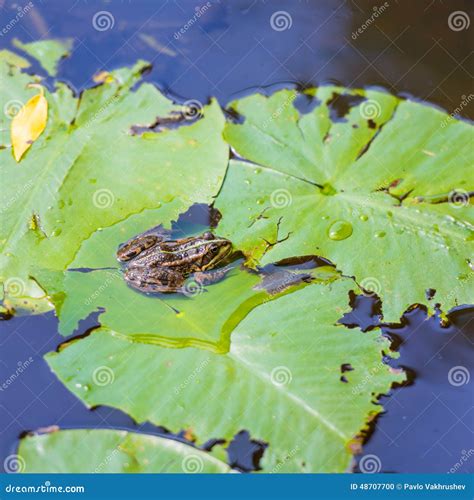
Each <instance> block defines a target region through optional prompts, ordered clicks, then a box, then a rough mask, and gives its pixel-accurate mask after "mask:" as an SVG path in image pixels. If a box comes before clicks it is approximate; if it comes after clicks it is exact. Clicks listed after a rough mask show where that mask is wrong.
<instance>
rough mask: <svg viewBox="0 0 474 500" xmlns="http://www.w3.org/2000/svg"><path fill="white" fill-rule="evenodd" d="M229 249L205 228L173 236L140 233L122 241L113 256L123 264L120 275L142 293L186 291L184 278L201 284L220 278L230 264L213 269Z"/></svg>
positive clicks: (228, 246) (223, 240)
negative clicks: (197, 231)
mask: <svg viewBox="0 0 474 500" xmlns="http://www.w3.org/2000/svg"><path fill="white" fill-rule="evenodd" d="M231 252H232V242H230V241H229V240H226V239H225V238H220V237H218V236H215V235H214V234H212V233H210V232H206V233H204V234H202V235H201V236H193V237H189V238H182V239H177V240H170V239H168V240H167V239H166V238H165V237H164V236H162V235H160V234H151V233H143V234H141V235H138V236H137V237H135V238H132V239H131V240H129V241H128V242H126V243H124V244H123V245H122V246H121V247H120V248H119V249H118V251H117V259H118V260H119V261H120V262H123V263H124V264H125V272H124V279H125V281H126V282H127V283H128V284H129V285H130V286H131V287H133V288H135V289H137V290H139V291H141V292H146V293H157V292H162V293H170V292H181V293H186V289H185V282H186V280H187V278H188V277H190V276H191V275H192V278H193V280H194V281H195V282H196V283H198V285H200V286H204V285H207V284H210V283H213V282H215V281H218V280H220V279H222V278H223V277H224V276H225V274H226V273H227V272H228V271H229V270H230V267H229V266H227V267H224V268H221V269H217V268H218V266H219V265H221V264H222V263H223V262H224V261H225V259H226V258H227V257H229V256H230V254H231Z"/></svg>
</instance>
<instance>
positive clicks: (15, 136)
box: [11, 87, 48, 162]
mask: <svg viewBox="0 0 474 500" xmlns="http://www.w3.org/2000/svg"><path fill="white" fill-rule="evenodd" d="M40 90H41V92H40V93H39V94H37V95H35V96H33V97H32V98H31V99H29V101H28V102H27V103H26V104H25V105H24V106H23V107H22V108H21V109H20V110H19V111H18V113H17V114H16V115H15V117H14V118H13V120H12V124H11V141H12V148H13V155H14V156H15V160H16V161H17V162H19V161H20V160H21V158H22V156H23V155H24V154H25V152H26V151H27V150H28V149H29V148H30V147H31V145H32V144H33V142H34V141H36V139H38V137H39V136H40V135H41V134H42V133H43V131H44V129H45V128H46V122H47V120H48V101H47V100H46V98H45V96H44V91H43V88H42V87H40Z"/></svg>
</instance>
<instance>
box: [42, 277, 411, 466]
mask: <svg viewBox="0 0 474 500" xmlns="http://www.w3.org/2000/svg"><path fill="white" fill-rule="evenodd" d="M229 281H230V280H229ZM352 286H353V282H352V281H351V280H345V279H340V280H337V281H335V282H333V283H331V284H328V285H322V284H312V285H309V286H307V287H305V288H303V289H301V290H298V291H296V292H294V293H292V294H288V295H285V296H283V297H280V298H278V299H277V300H274V301H271V302H267V303H265V304H263V305H260V306H259V307H257V308H255V309H253V310H252V311H251V312H250V313H249V314H248V315H247V317H246V318H245V319H243V321H241V322H240V323H239V324H238V325H237V326H236V328H235V329H234V331H233V333H232V342H231V344H230V350H229V351H228V352H227V353H226V354H218V353H213V352H209V351H208V350H205V349H200V348H193V347H187V348H183V349H169V348H163V347H157V346H154V345H150V344H145V343H141V342H133V341H129V340H126V338H125V337H124V336H123V335H122V334H117V333H116V332H113V331H110V330H107V329H99V330H96V331H93V332H92V333H91V334H90V335H89V336H88V337H86V338H83V339H79V340H77V341H72V342H70V343H68V344H66V345H65V346H63V348H62V349H61V350H60V352H54V353H50V354H48V355H47V356H46V359H47V361H48V363H49V365H50V366H51V368H52V369H53V371H54V372H55V373H56V374H57V376H58V377H59V378H60V379H61V380H62V381H63V383H64V384H65V385H66V386H67V387H68V388H69V390H71V391H72V392H73V393H74V394H76V395H77V396H78V397H79V398H80V399H82V400H83V401H84V402H85V403H86V404H87V405H88V406H95V405H108V406H113V407H117V408H120V409H122V410H124V411H125V412H127V413H128V414H129V415H131V416H132V417H133V418H134V419H135V420H137V421H139V422H142V421H145V420H150V421H152V422H154V423H156V424H159V425H164V426H165V427H167V428H169V429H170V430H172V431H175V432H176V431H178V430H179V429H183V428H186V429H192V431H193V433H194V434H195V435H196V436H197V438H198V442H204V441H206V440H207V439H209V438H211V437H220V438H224V439H227V440H230V439H231V438H232V436H234V435H235V434H236V432H238V431H240V430H241V429H247V430H249V432H250V433H251V435H252V436H253V437H254V438H256V439H260V440H263V441H266V442H268V443H269V448H268V449H267V450H266V452H265V456H264V459H263V470H264V472H265V471H266V472H271V471H273V472H308V471H309V472H337V471H339V472H342V471H344V470H346V469H347V468H348V467H349V464H350V461H351V451H350V446H351V443H352V444H354V442H355V441H357V440H358V437H357V436H359V435H360V430H361V429H362V428H363V427H364V426H365V424H366V422H367V418H368V416H369V415H370V418H373V416H375V415H376V414H377V413H379V412H380V411H381V407H380V406H378V405H375V404H374V401H375V398H376V395H377V394H380V393H386V392H387V391H388V390H389V388H390V386H391V384H392V383H393V382H395V381H397V382H400V381H402V380H403V378H404V376H403V375H402V374H400V373H395V372H393V371H391V370H390V369H389V367H388V366H387V365H384V364H382V361H381V359H382V351H384V352H389V342H388V341H387V340H386V339H384V338H383V337H382V336H381V335H380V332H379V331H377V330H374V331H371V332H366V333H362V332H361V331H360V330H357V329H351V330H349V329H347V328H345V327H344V326H342V325H338V324H337V321H338V320H339V318H341V316H342V315H343V314H344V313H345V312H347V311H348V310H349V309H350V308H349V306H348V304H347V303H348V292H349V290H350V289H351V288H352ZM202 312H203V314H204V315H205V314H206V313H207V311H206V310H205V309H203V310H202ZM347 364H350V366H351V368H353V370H352V371H348V372H347V373H344V375H345V377H346V379H347V380H348V382H347V383H344V382H343V381H341V380H340V379H341V376H342V371H343V365H344V366H347Z"/></svg>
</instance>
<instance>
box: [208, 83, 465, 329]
mask: <svg viewBox="0 0 474 500" xmlns="http://www.w3.org/2000/svg"><path fill="white" fill-rule="evenodd" d="M343 93H345V94H346V95H350V96H351V97H352V98H353V99H354V98H355V97H357V98H358V100H359V101H362V102H359V104H358V105H357V106H353V107H352V108H351V109H350V111H349V112H348V114H347V115H346V116H345V117H343V118H341V117H339V119H338V120H336V121H335V122H333V120H332V118H331V112H332V108H331V103H332V102H333V101H334V96H335V95H336V96H337V95H338V94H343ZM308 94H309V97H315V99H317V101H316V102H317V103H318V104H317V105H316V106H315V107H314V109H313V110H312V111H310V112H309V113H306V114H303V115H300V113H299V112H298V111H297V109H296V108H295V106H294V101H295V98H296V92H294V91H289V90H284V91H281V92H277V93H275V94H273V95H272V96H271V97H265V96H262V95H258V94H257V95H252V96H250V97H246V98H244V99H241V100H239V101H235V102H234V103H232V104H231V107H232V108H233V109H234V110H235V111H236V112H237V113H238V114H239V115H241V117H242V120H243V123H229V124H227V125H226V129H225V137H226V139H227V140H228V142H229V143H230V145H231V146H232V147H233V148H234V149H235V150H236V151H237V153H238V154H239V155H241V156H242V157H244V158H245V159H247V160H249V161H251V162H254V163H247V162H242V161H232V162H231V165H230V167H229V169H228V173H227V177H226V182H225V184H224V186H223V189H222V190H221V192H220V194H219V197H218V199H217V200H216V204H215V206H216V208H218V209H219V210H220V211H221V213H222V214H223V219H222V223H221V226H220V230H221V234H222V236H224V237H231V238H232V240H233V241H234V243H235V244H236V245H237V246H238V247H239V248H240V249H241V250H242V251H243V252H244V253H245V254H246V255H247V257H248V258H249V260H250V261H251V262H253V263H260V264H262V263H263V264H265V263H267V262H271V261H276V260H279V259H283V258H286V257H290V256H295V255H307V254H317V255H320V256H323V257H325V258H328V259H330V260H331V261H332V262H333V263H335V264H336V265H337V267H338V269H339V270H341V271H342V273H343V274H345V275H349V276H355V277H356V280H357V281H358V282H359V283H360V285H361V286H362V288H364V289H365V290H366V291H367V290H368V291H369V293H376V294H377V295H379V296H380V297H381V298H382V300H383V302H384V313H385V319H386V320H387V321H397V320H398V319H399V318H400V315H401V314H402V313H403V312H404V311H405V310H406V309H407V308H408V307H409V306H411V305H412V304H428V302H427V298H426V296H425V291H426V290H427V289H430V288H431V289H435V290H436V291H437V294H436V297H435V302H440V303H441V304H442V307H443V308H444V310H445V311H448V310H449V309H451V308H452V307H454V306H457V305H460V304H466V303H469V301H470V297H469V288H470V287H469V286H467V284H468V282H469V280H472V276H473V274H474V273H473V270H472V261H471V260H470V259H471V255H472V248H473V229H474V226H473V221H474V217H473V207H472V201H470V200H469V192H471V191H474V185H473V184H472V182H471V183H470V184H469V183H468V179H470V178H472V176H470V175H469V169H470V168H471V166H472V163H473V158H474V150H473V148H472V147H471V144H472V141H473V138H474V134H473V128H472V126H471V125H470V124H468V123H464V122H461V121H458V120H454V119H452V118H451V117H450V116H447V115H446V114H444V113H442V112H440V111H438V110H436V109H433V108H431V107H428V106H424V105H421V104H418V103H414V102H410V101H402V100H400V99H398V98H396V97H393V96H390V95H388V94H385V93H382V92H377V91H349V90H345V89H341V88H337V87H322V88H320V89H317V90H314V89H313V90H310V91H308ZM313 94H314V96H313Z"/></svg>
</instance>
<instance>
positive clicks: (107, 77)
mask: <svg viewBox="0 0 474 500" xmlns="http://www.w3.org/2000/svg"><path fill="white" fill-rule="evenodd" d="M92 80H94V82H95V83H112V82H113V81H114V80H115V78H114V77H113V76H112V75H111V74H110V73H109V72H108V71H99V73H96V74H95V75H94V76H93V77H92Z"/></svg>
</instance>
